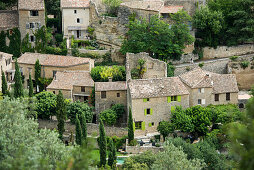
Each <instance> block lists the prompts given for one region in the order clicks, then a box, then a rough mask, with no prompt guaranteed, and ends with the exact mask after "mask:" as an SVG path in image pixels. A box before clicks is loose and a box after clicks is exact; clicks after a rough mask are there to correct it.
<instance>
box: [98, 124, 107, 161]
mask: <svg viewBox="0 0 254 170" xmlns="http://www.w3.org/2000/svg"><path fill="white" fill-rule="evenodd" d="M99 122H100V125H99V131H100V136H99V149H100V166H105V165H106V162H107V160H106V158H107V141H106V135H105V131H104V125H103V122H102V120H101V119H100V120H99Z"/></svg>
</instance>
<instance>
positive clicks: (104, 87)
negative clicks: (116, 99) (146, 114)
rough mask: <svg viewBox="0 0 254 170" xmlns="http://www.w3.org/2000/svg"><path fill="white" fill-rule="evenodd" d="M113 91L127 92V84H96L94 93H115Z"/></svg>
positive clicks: (122, 82)
mask: <svg viewBox="0 0 254 170" xmlns="http://www.w3.org/2000/svg"><path fill="white" fill-rule="evenodd" d="M115 90H127V84H126V82H125V81H115V82H96V83H95V91H115Z"/></svg>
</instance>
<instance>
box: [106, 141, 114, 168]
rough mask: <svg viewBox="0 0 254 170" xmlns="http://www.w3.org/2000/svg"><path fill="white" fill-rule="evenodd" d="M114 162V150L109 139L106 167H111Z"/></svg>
mask: <svg viewBox="0 0 254 170" xmlns="http://www.w3.org/2000/svg"><path fill="white" fill-rule="evenodd" d="M114 162H116V148H115V145H114V143H113V140H112V139H111V138H110V139H109V152H108V165H109V166H110V167H113V164H114Z"/></svg>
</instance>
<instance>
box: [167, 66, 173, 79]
mask: <svg viewBox="0 0 254 170" xmlns="http://www.w3.org/2000/svg"><path fill="white" fill-rule="evenodd" d="M174 71H175V67H174V66H173V65H172V64H170V63H168V64H167V76H168V77H174V74H175V73H174Z"/></svg>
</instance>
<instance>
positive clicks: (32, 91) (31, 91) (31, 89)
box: [29, 74, 34, 97]
mask: <svg viewBox="0 0 254 170" xmlns="http://www.w3.org/2000/svg"><path fill="white" fill-rule="evenodd" d="M33 95H34V86H33V81H32V78H31V74H29V97H33Z"/></svg>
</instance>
